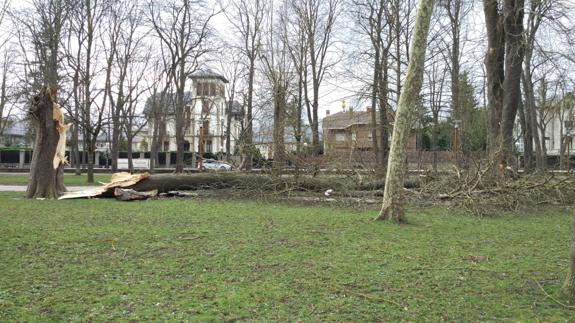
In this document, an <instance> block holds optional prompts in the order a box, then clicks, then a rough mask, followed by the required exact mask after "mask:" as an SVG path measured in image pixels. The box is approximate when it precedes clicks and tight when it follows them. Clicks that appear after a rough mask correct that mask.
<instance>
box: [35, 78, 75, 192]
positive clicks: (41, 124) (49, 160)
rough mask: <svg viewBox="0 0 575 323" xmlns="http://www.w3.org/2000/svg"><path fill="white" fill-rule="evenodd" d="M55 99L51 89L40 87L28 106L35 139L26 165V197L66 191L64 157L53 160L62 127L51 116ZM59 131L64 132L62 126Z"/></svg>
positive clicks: (61, 122)
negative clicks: (29, 159)
mask: <svg viewBox="0 0 575 323" xmlns="http://www.w3.org/2000/svg"><path fill="white" fill-rule="evenodd" d="M55 99H56V92H55V90H51V89H50V88H49V87H44V88H43V89H42V93H40V94H38V95H36V96H35V97H34V99H33V102H32V107H31V108H30V114H31V116H32V120H33V122H34V124H35V127H36V141H35V143H34V154H33V156H32V162H31V165H30V180H29V182H28V188H27V190H26V197H28V198H48V199H55V198H58V197H59V196H60V195H62V193H64V192H65V191H66V187H65V186H64V171H63V168H64V161H61V160H59V159H58V160H56V157H57V155H56V154H57V151H58V149H57V148H58V141H59V140H60V133H61V131H62V130H61V128H60V127H64V124H63V121H60V120H55V115H54V110H55V108H54V102H55ZM60 113H61V112H60ZM61 120H63V119H61ZM59 129H60V131H59ZM63 135H64V136H65V135H66V133H65V130H64V132H63Z"/></svg>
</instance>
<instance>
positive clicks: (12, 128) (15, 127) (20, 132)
mask: <svg viewBox="0 0 575 323" xmlns="http://www.w3.org/2000/svg"><path fill="white" fill-rule="evenodd" d="M27 132H28V129H27V126H26V122H24V121H14V122H11V123H9V124H8V125H7V126H6V128H4V133H3V135H5V136H19V137H24V136H25V135H26V133H27Z"/></svg>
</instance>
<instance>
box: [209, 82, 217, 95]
mask: <svg viewBox="0 0 575 323" xmlns="http://www.w3.org/2000/svg"><path fill="white" fill-rule="evenodd" d="M209 95H210V96H216V85H215V84H214V83H210V94H209Z"/></svg>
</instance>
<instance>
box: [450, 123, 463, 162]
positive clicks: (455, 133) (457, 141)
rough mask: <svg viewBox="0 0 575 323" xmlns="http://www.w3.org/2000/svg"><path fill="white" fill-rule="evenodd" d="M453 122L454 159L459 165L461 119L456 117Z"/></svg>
mask: <svg viewBox="0 0 575 323" xmlns="http://www.w3.org/2000/svg"><path fill="white" fill-rule="evenodd" d="M452 122H453V159H454V161H455V165H456V166H457V167H459V148H460V146H461V143H460V136H459V126H460V125H461V120H458V119H455V120H453V121H452Z"/></svg>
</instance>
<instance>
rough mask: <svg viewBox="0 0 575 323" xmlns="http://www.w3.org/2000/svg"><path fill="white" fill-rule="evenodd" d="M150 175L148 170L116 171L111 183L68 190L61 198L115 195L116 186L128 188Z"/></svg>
mask: <svg viewBox="0 0 575 323" xmlns="http://www.w3.org/2000/svg"><path fill="white" fill-rule="evenodd" d="M148 177H150V173H148V172H145V173H141V174H134V175H132V174H130V173H126V172H122V173H116V174H114V175H112V179H111V181H110V183H106V184H104V185H103V186H99V187H94V188H91V189H87V190H83V191H78V192H68V193H66V194H64V195H62V196H61V197H60V198H59V199H60V200H67V199H79V198H91V197H112V196H114V190H115V189H116V188H127V187H130V186H133V185H135V184H136V183H138V182H140V181H142V180H144V179H146V178H148Z"/></svg>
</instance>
